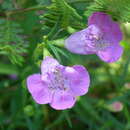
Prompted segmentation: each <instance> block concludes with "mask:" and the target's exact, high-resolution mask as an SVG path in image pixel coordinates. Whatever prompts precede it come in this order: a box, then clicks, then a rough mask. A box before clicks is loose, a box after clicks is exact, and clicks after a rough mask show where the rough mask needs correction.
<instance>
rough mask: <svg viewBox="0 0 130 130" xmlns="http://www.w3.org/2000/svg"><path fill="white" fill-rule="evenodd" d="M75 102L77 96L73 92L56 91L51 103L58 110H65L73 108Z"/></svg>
mask: <svg viewBox="0 0 130 130" xmlns="http://www.w3.org/2000/svg"><path fill="white" fill-rule="evenodd" d="M75 102H76V98H75V97H74V96H73V94H72V93H69V92H64V91H56V92H55V94H54V95H53V99H52V102H51V104H50V105H51V107H52V108H54V109H56V110H64V109H69V108H72V107H73V106H74V104H75Z"/></svg>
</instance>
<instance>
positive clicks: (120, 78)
mask: <svg viewBox="0 0 130 130" xmlns="http://www.w3.org/2000/svg"><path fill="white" fill-rule="evenodd" d="M95 11H103V12H106V13H108V14H110V15H111V16H112V18H113V19H114V20H116V21H118V22H120V25H121V27H122V31H123V33H124V40H123V41H122V42H121V44H122V46H123V47H124V54H123V56H122V58H121V59H120V60H119V61H118V62H116V63H112V64H107V63H104V62H102V61H101V60H99V59H98V57H97V56H96V55H89V56H82V55H76V54H72V53H70V52H68V51H67V50H66V49H64V48H63V43H64V39H65V38H67V37H68V36H69V35H70V34H72V33H73V32H75V31H78V30H80V29H83V28H85V27H86V26H87V18H88V16H90V15H91V13H93V12H95ZM128 22H130V1H129V0H95V1H93V0H0V59H1V60H0V130H44V129H45V130H71V129H72V130H80V129H84V130H129V129H130V109H129V108H130V103H129V100H130V92H129V91H130V64H129V63H130V53H129V52H130V24H129V23H128ZM48 54H49V55H50V54H51V55H53V56H54V57H55V58H56V59H58V61H59V62H60V63H61V64H63V65H70V66H71V65H74V64H82V65H84V66H86V67H87V69H88V71H89V73H90V76H91V86H90V89H89V93H88V94H87V95H85V96H83V97H80V98H79V100H78V101H77V103H76V105H75V107H74V108H72V109H70V110H65V111H55V110H53V109H52V108H50V107H49V106H48V105H38V104H36V103H35V102H34V101H33V100H32V97H31V95H30V94H29V93H28V91H27V88H26V77H27V76H28V75H29V74H32V73H35V72H39V71H40V69H39V65H40V62H41V60H42V59H43V57H45V56H46V55H48ZM115 101H120V102H121V103H122V105H123V110H122V111H120V112H117V113H115V112H112V111H111V110H110V109H109V108H108V106H109V104H111V103H113V102H115Z"/></svg>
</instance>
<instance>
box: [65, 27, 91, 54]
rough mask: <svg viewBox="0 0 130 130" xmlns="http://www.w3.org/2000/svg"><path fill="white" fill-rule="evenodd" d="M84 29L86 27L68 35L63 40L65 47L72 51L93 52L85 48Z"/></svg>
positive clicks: (80, 52)
mask: <svg viewBox="0 0 130 130" xmlns="http://www.w3.org/2000/svg"><path fill="white" fill-rule="evenodd" d="M86 31H87V29H84V30H81V31H79V32H76V33H74V34H72V35H71V36H70V37H68V38H67V39H66V40H65V47H66V48H67V49H68V50H69V51H70V52H72V53H77V54H93V53H94V52H92V51H87V50H86V49H85V45H86V43H85V40H84V37H85V34H86Z"/></svg>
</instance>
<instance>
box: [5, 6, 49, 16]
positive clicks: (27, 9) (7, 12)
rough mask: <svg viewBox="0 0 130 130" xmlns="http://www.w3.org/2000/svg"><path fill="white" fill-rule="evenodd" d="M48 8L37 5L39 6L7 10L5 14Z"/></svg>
mask: <svg viewBox="0 0 130 130" xmlns="http://www.w3.org/2000/svg"><path fill="white" fill-rule="evenodd" d="M41 9H44V10H47V7H46V6H43V5H42V6H37V7H30V8H25V9H16V10H12V11H6V12H5V14H6V15H14V14H17V13H24V12H28V11H36V10H41Z"/></svg>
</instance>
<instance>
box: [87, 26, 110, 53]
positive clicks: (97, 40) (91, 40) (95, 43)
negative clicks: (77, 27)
mask: <svg viewBox="0 0 130 130" xmlns="http://www.w3.org/2000/svg"><path fill="white" fill-rule="evenodd" d="M85 43H86V44H85V48H86V50H87V51H100V50H104V49H106V48H107V47H108V46H109V45H110V44H109V42H108V41H107V40H105V39H104V36H103V33H102V32H101V30H100V29H99V28H98V27H97V26H95V25H90V26H89V27H88V29H87V31H86V33H85Z"/></svg>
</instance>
